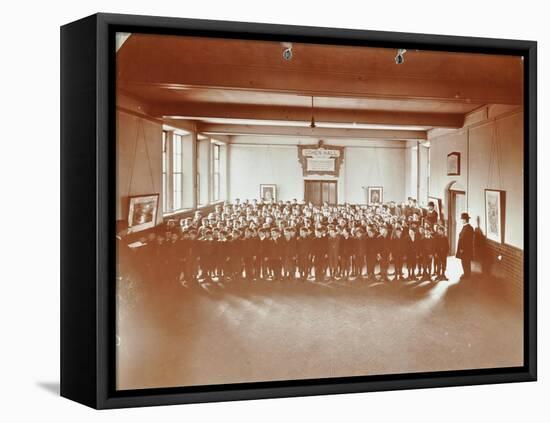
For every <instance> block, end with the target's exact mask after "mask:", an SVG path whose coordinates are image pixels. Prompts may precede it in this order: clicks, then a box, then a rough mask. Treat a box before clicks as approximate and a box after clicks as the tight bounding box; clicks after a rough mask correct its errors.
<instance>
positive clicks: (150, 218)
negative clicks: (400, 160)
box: [128, 194, 159, 233]
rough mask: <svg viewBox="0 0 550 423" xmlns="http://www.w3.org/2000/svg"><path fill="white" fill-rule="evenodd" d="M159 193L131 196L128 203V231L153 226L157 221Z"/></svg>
mask: <svg viewBox="0 0 550 423" xmlns="http://www.w3.org/2000/svg"><path fill="white" fill-rule="evenodd" d="M158 204H159V194H148V195H138V196H135V197H130V199H129V204H128V232H129V233H131V232H139V231H142V230H144V229H149V228H153V227H154V226H155V225H156V222H157V212H158Z"/></svg>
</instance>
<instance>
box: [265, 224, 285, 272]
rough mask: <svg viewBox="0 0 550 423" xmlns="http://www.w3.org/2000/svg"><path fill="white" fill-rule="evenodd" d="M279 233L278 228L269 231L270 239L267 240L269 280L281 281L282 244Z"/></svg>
mask: <svg viewBox="0 0 550 423" xmlns="http://www.w3.org/2000/svg"><path fill="white" fill-rule="evenodd" d="M280 237H281V231H280V230H279V228H275V227H274V228H273V229H271V238H270V240H269V266H268V267H269V274H270V277H271V279H279V280H280V279H282V276H283V265H282V255H283V254H282V253H283V252H282V243H281V239H280Z"/></svg>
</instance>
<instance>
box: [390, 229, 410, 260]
mask: <svg viewBox="0 0 550 423" xmlns="http://www.w3.org/2000/svg"><path fill="white" fill-rule="evenodd" d="M390 244H391V253H392V255H393V256H394V257H404V256H406V255H407V239H406V237H405V236H404V235H403V234H401V237H400V238H398V237H397V235H395V236H393V237H392V239H391V243H390Z"/></svg>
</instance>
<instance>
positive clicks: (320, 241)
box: [312, 226, 328, 281]
mask: <svg viewBox="0 0 550 423" xmlns="http://www.w3.org/2000/svg"><path fill="white" fill-rule="evenodd" d="M312 245H313V248H312V250H313V268H314V272H315V280H316V281H323V280H324V279H325V276H326V271H327V264H326V257H327V251H328V244H327V237H326V232H325V229H324V228H323V227H322V226H318V227H316V228H315V237H314V238H313V240H312Z"/></svg>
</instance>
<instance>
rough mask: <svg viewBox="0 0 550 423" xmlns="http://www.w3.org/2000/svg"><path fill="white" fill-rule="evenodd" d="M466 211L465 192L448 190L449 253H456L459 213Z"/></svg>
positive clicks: (459, 223)
mask: <svg viewBox="0 0 550 423" xmlns="http://www.w3.org/2000/svg"><path fill="white" fill-rule="evenodd" d="M465 211H466V193H465V192H464V191H454V190H450V191H449V228H448V229H449V241H450V244H451V245H450V247H451V255H455V254H456V245H457V243H458V235H459V234H460V230H461V221H460V214H461V213H463V212H465Z"/></svg>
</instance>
